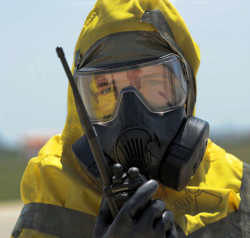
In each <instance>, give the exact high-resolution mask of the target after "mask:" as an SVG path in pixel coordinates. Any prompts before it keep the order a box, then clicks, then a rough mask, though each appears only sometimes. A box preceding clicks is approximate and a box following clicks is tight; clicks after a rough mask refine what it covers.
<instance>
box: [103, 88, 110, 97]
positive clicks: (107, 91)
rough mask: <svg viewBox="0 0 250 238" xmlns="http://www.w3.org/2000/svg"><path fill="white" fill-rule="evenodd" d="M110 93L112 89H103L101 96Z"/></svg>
mask: <svg viewBox="0 0 250 238" xmlns="http://www.w3.org/2000/svg"><path fill="white" fill-rule="evenodd" d="M111 91H112V88H111V87H110V88H106V89H104V90H103V91H102V94H103V95H105V94H107V93H109V92H111Z"/></svg>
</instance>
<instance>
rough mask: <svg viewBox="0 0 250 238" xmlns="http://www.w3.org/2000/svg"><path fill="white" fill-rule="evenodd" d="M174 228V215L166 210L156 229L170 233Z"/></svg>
mask: <svg viewBox="0 0 250 238" xmlns="http://www.w3.org/2000/svg"><path fill="white" fill-rule="evenodd" d="M172 227H175V226H174V214H173V213H172V212H171V211H169V210H165V211H164V212H163V214H162V217H161V218H160V219H158V221H157V223H156V225H155V229H156V230H159V231H164V232H169V231H171V229H172ZM167 238H168V236H167Z"/></svg>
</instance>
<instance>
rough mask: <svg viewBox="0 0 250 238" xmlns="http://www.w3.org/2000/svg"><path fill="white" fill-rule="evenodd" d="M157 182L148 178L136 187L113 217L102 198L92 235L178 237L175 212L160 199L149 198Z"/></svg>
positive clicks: (136, 237) (133, 237)
mask: <svg viewBox="0 0 250 238" xmlns="http://www.w3.org/2000/svg"><path fill="white" fill-rule="evenodd" d="M158 187H159V185H158V183H157V182H156V181H155V180H149V181H147V182H146V183H144V184H143V185H142V186H141V187H139V188H138V189H137V191H136V192H135V194H133V195H132V196H131V197H130V198H129V200H128V201H127V202H126V203H125V204H124V205H123V207H122V209H121V210H120V211H119V213H118V215H117V216H116V218H115V219H114V220H113V217H112V214H111V212H110V210H109V207H108V204H107V202H106V199H105V198H103V200H102V204H101V207H100V212H99V215H98V217H97V220H96V224H95V228H94V231H93V234H94V238H177V234H176V230H175V226H174V215H173V213H172V212H171V211H169V210H165V206H166V204H165V203H164V202H163V201H162V200H159V199H157V200H154V201H152V200H151V198H152V197H153V195H154V194H155V193H156V191H157V189H158Z"/></svg>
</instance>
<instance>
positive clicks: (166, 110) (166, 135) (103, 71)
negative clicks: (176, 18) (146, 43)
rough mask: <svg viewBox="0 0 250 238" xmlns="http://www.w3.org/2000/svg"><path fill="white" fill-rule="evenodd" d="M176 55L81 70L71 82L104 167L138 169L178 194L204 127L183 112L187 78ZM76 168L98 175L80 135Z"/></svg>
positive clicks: (203, 142)
mask: <svg viewBox="0 0 250 238" xmlns="http://www.w3.org/2000/svg"><path fill="white" fill-rule="evenodd" d="M187 70H188V69H187V68H186V65H185V64H184V63H183V60H182V59H181V57H179V55H177V54H174V53H169V54H167V55H164V56H161V57H156V58H150V59H146V60H135V61H130V62H126V63H124V62H122V63H115V64H110V65H105V66H100V67H95V68H85V67H83V68H81V69H78V70H76V71H75V72H74V79H75V82H76V85H77V88H78V90H79V93H80V95H81V99H82V101H83V103H84V105H85V107H86V109H87V112H88V115H89V116H90V119H91V121H92V123H93V125H94V127H95V130H96V133H97V135H98V137H99V139H100V142H101V147H102V149H103V152H104V154H105V156H106V159H107V162H108V163H109V164H114V163H120V164H122V166H123V167H124V168H125V169H126V170H128V169H129V168H131V167H137V168H139V170H140V172H141V173H142V174H144V175H145V176H146V177H147V178H148V179H156V180H158V181H159V182H161V183H162V184H163V185H165V186H167V187H170V188H172V189H174V190H177V191H180V190H182V189H184V188H185V186H186V185H187V184H188V182H189V181H190V179H191V178H192V176H194V174H195V172H196V171H197V169H198V167H199V165H200V163H201V161H202V159H203V156H204V153H205V150H206V146H207V140H208V133H209V125H208V123H207V122H205V121H203V120H201V119H198V118H196V117H193V116H188V115H187V113H186V101H187V95H188V73H187ZM72 148H73V152H74V154H75V155H76V157H77V159H78V161H79V163H80V165H81V167H82V168H83V169H84V171H85V172H86V173H87V174H88V175H89V176H90V178H92V181H94V182H95V183H96V184H97V185H98V180H100V175H99V174H98V170H97V167H96V165H95V161H94V158H93V155H91V151H90V149H89V146H88V142H87V139H86V138H85V136H83V137H82V138H81V139H79V140H78V141H77V142H76V143H75V144H74V145H73V147H72Z"/></svg>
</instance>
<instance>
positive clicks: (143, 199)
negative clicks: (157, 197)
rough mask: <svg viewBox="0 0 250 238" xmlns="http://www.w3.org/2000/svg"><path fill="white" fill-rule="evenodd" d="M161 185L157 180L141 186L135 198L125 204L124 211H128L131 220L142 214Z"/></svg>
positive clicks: (134, 195)
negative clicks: (139, 213)
mask: <svg viewBox="0 0 250 238" xmlns="http://www.w3.org/2000/svg"><path fill="white" fill-rule="evenodd" d="M158 187H159V184H158V183H157V182H156V181H155V180H152V179H151V180H149V181H147V182H146V183H144V184H143V185H141V186H140V187H139V188H138V189H137V190H136V192H135V193H134V194H133V196H132V197H131V198H130V199H129V200H128V201H127V202H126V203H125V204H124V206H123V208H122V210H124V211H127V212H128V213H129V215H130V217H131V218H134V217H135V216H136V214H138V212H141V211H142V210H143V209H144V208H145V206H146V205H147V204H148V202H149V201H150V199H151V198H152V197H153V195H154V194H155V193H156V191H157V189H158Z"/></svg>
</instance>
